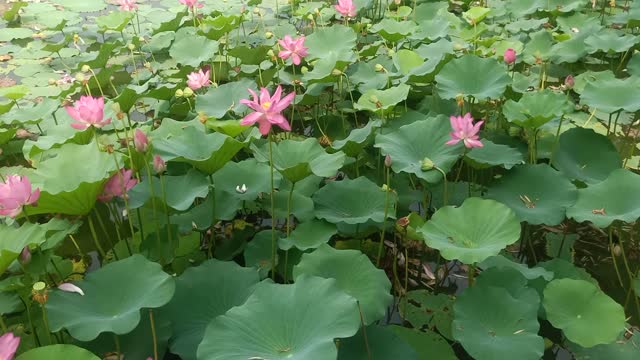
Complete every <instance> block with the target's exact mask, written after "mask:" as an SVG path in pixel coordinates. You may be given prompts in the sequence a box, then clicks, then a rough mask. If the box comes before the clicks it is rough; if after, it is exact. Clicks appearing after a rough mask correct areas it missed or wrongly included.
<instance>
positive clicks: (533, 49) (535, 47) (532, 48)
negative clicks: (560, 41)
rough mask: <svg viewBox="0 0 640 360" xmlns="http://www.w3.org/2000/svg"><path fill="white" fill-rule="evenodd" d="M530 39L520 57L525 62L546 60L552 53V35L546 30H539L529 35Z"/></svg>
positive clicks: (532, 62)
mask: <svg viewBox="0 0 640 360" xmlns="http://www.w3.org/2000/svg"><path fill="white" fill-rule="evenodd" d="M529 37H530V38H531V40H529V42H528V43H527V44H526V45H525V48H524V51H523V52H522V59H523V60H524V62H526V63H527V64H539V63H540V62H541V61H542V62H544V61H547V60H549V58H550V57H551V55H552V52H551V49H552V46H553V36H552V35H551V32H549V31H547V30H544V29H543V30H540V31H538V32H536V33H533V34H531V35H529Z"/></svg>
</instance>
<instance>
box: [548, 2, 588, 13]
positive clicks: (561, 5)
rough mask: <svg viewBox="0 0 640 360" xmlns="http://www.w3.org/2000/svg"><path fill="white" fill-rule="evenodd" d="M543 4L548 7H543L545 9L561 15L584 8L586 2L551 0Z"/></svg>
mask: <svg viewBox="0 0 640 360" xmlns="http://www.w3.org/2000/svg"><path fill="white" fill-rule="evenodd" d="M541 4H543V5H546V7H544V6H543V8H545V9H546V10H547V11H550V12H555V11H558V12H561V13H567V12H571V11H573V10H577V9H580V8H581V7H584V1H581V0H549V1H546V2H545V1H544V0H543V1H541Z"/></svg>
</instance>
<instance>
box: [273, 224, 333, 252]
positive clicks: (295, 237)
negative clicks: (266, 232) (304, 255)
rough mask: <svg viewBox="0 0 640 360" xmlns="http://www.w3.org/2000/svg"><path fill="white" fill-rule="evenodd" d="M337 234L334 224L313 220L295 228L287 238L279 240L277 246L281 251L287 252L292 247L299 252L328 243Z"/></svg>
mask: <svg viewBox="0 0 640 360" xmlns="http://www.w3.org/2000/svg"><path fill="white" fill-rule="evenodd" d="M337 233H338V229H337V228H336V226H335V225H334V224H330V223H328V222H326V221H323V220H317V219H313V220H311V221H306V222H303V223H302V224H300V225H298V226H296V228H295V229H294V230H293V231H292V232H291V234H289V237H288V238H282V239H280V241H279V246H280V249H282V250H289V249H291V248H292V247H296V248H298V249H300V250H308V249H315V248H317V247H319V246H320V245H322V244H326V243H327V242H329V240H331V237H332V236H333V235H335V234H337Z"/></svg>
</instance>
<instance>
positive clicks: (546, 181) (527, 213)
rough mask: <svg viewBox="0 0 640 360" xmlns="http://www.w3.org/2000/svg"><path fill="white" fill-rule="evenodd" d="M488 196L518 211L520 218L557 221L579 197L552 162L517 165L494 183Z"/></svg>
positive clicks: (559, 221) (531, 222) (558, 222)
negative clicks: (547, 163) (551, 165)
mask: <svg viewBox="0 0 640 360" xmlns="http://www.w3.org/2000/svg"><path fill="white" fill-rule="evenodd" d="M487 196H488V197H489V198H491V199H494V200H498V201H500V202H501V203H503V204H505V205H507V206H509V207H510V208H511V209H512V210H513V211H515V213H516V215H517V216H518V218H520V221H526V222H528V223H530V224H535V225H538V224H546V225H558V224H560V223H561V222H562V221H563V220H564V217H565V213H566V208H567V207H569V206H571V205H573V204H574V203H575V201H576V197H577V191H576V187H575V186H574V185H573V184H572V183H571V181H569V179H567V178H566V177H564V176H563V175H562V174H561V173H560V172H558V171H555V170H554V169H553V168H551V167H550V166H549V165H546V164H540V165H524V166H518V167H516V168H514V169H513V170H511V171H510V172H509V173H507V174H506V175H505V176H504V177H503V178H501V179H500V180H499V181H498V183H496V184H494V185H493V186H491V188H490V189H489V193H488V194H487Z"/></svg>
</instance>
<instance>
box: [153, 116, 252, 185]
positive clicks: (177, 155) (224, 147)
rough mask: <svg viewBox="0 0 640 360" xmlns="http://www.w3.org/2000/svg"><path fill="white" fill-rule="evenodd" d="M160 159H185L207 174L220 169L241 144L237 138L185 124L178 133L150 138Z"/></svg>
mask: <svg viewBox="0 0 640 360" xmlns="http://www.w3.org/2000/svg"><path fill="white" fill-rule="evenodd" d="M153 147H154V150H155V151H156V152H157V154H158V155H160V157H162V159H164V160H166V161H168V160H174V161H180V162H186V163H189V164H191V165H193V166H195V167H196V168H197V169H198V170H201V171H203V172H205V173H207V174H213V173H214V172H216V171H218V170H220V169H221V168H222V167H223V166H224V164H226V163H227V162H228V161H229V160H231V158H233V156H234V155H235V154H236V153H237V152H238V151H240V149H242V148H243V147H244V144H243V143H241V142H240V141H238V140H236V139H234V138H232V137H229V136H227V135H223V134H220V133H212V134H205V133H204V132H203V131H201V130H198V129H196V128H195V127H193V126H188V127H186V128H184V129H181V131H180V132H179V133H177V134H172V135H170V136H168V137H162V138H157V139H156V138H155V137H154V139H153Z"/></svg>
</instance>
